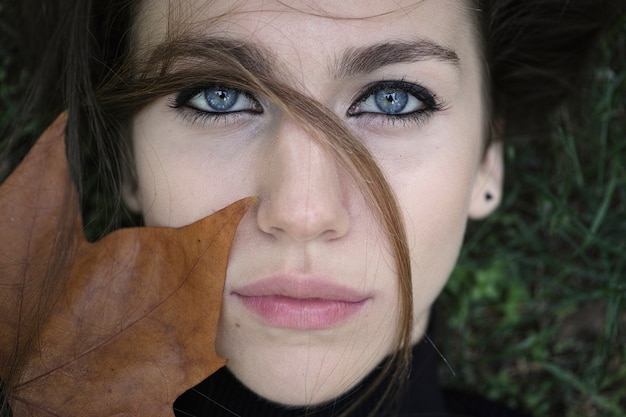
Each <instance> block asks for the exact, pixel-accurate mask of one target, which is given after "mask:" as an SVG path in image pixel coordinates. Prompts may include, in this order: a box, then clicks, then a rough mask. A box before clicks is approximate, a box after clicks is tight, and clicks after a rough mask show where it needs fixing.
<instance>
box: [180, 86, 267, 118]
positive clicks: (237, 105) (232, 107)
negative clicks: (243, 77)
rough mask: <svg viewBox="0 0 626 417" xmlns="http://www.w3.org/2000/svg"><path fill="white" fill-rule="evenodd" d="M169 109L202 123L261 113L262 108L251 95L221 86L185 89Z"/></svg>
mask: <svg viewBox="0 0 626 417" xmlns="http://www.w3.org/2000/svg"><path fill="white" fill-rule="evenodd" d="M170 107H172V108H174V109H177V110H179V111H181V112H183V115H188V116H190V117H193V120H198V119H202V120H203V121H204V120H207V119H209V118H211V119H218V118H220V119H222V118H227V117H235V116H239V115H242V114H244V113H263V107H262V106H261V104H260V103H259V102H258V101H257V100H256V99H255V98H254V97H253V96H252V95H251V94H249V93H246V92H244V91H241V90H238V89H236V88H231V87H225V86H221V85H215V86H210V87H206V86H201V87H190V88H186V89H184V90H182V91H180V92H179V93H178V95H177V96H176V97H175V98H174V99H173V100H172V101H171V102H170Z"/></svg>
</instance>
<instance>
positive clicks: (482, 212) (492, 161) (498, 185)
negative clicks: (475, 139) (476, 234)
mask: <svg viewBox="0 0 626 417" xmlns="http://www.w3.org/2000/svg"><path fill="white" fill-rule="evenodd" d="M503 179H504V159H503V155H502V143H501V142H499V141H498V142H493V143H491V144H490V145H489V147H488V148H487V149H486V151H485V154H484V156H483V160H482V162H481V164H480V167H479V168H478V172H477V174H476V178H475V180H474V188H473V189H472V195H471V198H470V205H469V210H468V215H469V218H470V219H472V220H479V219H483V218H485V217H487V216H488V215H490V214H491V213H492V212H493V211H494V210H495V209H496V208H498V206H499V205H500V201H501V199H502V182H503Z"/></svg>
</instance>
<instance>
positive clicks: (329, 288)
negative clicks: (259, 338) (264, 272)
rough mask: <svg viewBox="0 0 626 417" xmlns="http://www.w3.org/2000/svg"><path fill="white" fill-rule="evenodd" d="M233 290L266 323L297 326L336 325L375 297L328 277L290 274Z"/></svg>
mask: <svg viewBox="0 0 626 417" xmlns="http://www.w3.org/2000/svg"><path fill="white" fill-rule="evenodd" d="M231 294H232V295H234V296H235V297H236V298H237V299H238V300H239V301H241V303H242V304H243V305H244V306H245V307H246V308H247V309H248V310H249V311H250V312H252V313H253V314H254V315H256V316H257V317H259V318H260V319H261V320H262V321H263V322H265V323H266V324H268V325H271V326H273V327H278V328H287V329H294V330H321V329H329V328H333V327H336V326H338V325H340V324H341V323H343V322H345V321H346V320H348V319H349V318H350V317H351V316H353V315H354V314H356V313H357V312H358V311H359V310H361V309H362V308H363V307H364V306H365V304H366V303H367V301H368V300H369V299H370V298H371V297H370V296H369V295H367V294H363V293H360V292H358V291H355V290H352V289H350V288H347V287H344V286H340V285H337V284H335V283H332V282H329V281H328V280H324V279H318V278H307V279H304V280H301V279H297V278H294V277H287V276H278V277H271V278H267V279H263V280H261V281H258V282H255V283H252V284H249V285H246V286H243V287H241V288H238V289H236V290H234V291H233V292H232V293H231Z"/></svg>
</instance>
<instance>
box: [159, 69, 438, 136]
mask: <svg viewBox="0 0 626 417" xmlns="http://www.w3.org/2000/svg"><path fill="white" fill-rule="evenodd" d="M213 88H221V89H223V90H230V91H231V92H235V93H237V99H239V97H244V98H245V99H246V100H248V101H250V103H252V104H254V106H255V108H248V109H240V110H234V111H222V112H220V111H216V112H211V111H206V110H203V109H200V108H198V107H195V106H193V105H191V104H190V103H191V101H192V100H193V99H195V98H196V97H198V96H199V95H200V94H201V93H205V92H207V91H209V90H210V89H213ZM385 89H387V90H390V91H396V92H402V93H406V94H407V95H408V96H410V97H409V100H413V99H415V100H417V101H418V102H419V103H420V104H421V107H420V108H418V109H416V110H414V111H409V112H406V113H404V112H398V113H395V114H394V113H385V112H384V111H380V112H378V111H376V112H372V111H360V107H361V106H363V104H364V103H366V102H367V101H368V100H370V99H371V98H372V97H374V95H375V94H377V93H379V92H381V91H383V90H385ZM413 104H414V103H413ZM168 105H169V107H171V108H172V109H174V110H177V111H178V112H179V113H180V114H181V115H182V116H183V118H184V119H185V120H186V121H187V122H189V123H190V124H192V125H196V124H198V125H200V126H204V125H205V124H210V123H217V122H220V121H224V122H225V123H234V122H237V121H238V120H239V119H240V118H242V117H245V116H246V115H257V114H262V113H263V107H262V106H261V104H260V103H259V101H258V100H257V99H256V98H254V96H253V95H252V94H250V93H248V92H245V91H241V90H238V89H235V88H229V87H224V86H221V85H219V86H218V85H207V86H196V87H189V88H186V89H183V90H181V91H180V92H179V93H178V94H177V95H176V96H175V97H173V98H171V99H170V101H169V104H168ZM370 105H371V104H370ZM378 108H379V109H380V107H378ZM444 108H445V105H444V104H443V103H441V102H440V101H438V99H437V97H436V95H435V94H432V93H431V92H430V91H429V90H428V89H426V88H425V87H422V86H420V85H418V84H413V83H410V82H407V81H404V80H386V81H378V82H374V83H372V84H370V85H368V86H366V87H365V88H364V89H363V90H362V92H360V93H359V94H358V95H357V98H356V99H355V100H353V101H352V104H351V105H350V107H349V108H348V110H347V111H346V116H347V117H352V118H356V119H367V120H368V121H369V120H372V121H377V122H380V123H382V124H383V125H395V124H396V123H397V122H401V123H403V124H404V125H406V124H410V123H424V122H425V121H426V120H427V118H428V117H430V116H432V115H433V114H434V113H436V112H438V111H441V110H443V109H444Z"/></svg>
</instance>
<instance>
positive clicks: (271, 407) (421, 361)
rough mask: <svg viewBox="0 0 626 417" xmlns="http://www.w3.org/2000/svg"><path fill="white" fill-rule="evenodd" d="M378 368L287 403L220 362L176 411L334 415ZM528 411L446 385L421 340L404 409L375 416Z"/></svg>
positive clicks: (181, 415)
mask: <svg viewBox="0 0 626 417" xmlns="http://www.w3.org/2000/svg"><path fill="white" fill-rule="evenodd" d="M378 372H380V367H378V368H376V369H375V370H374V371H372V374H370V375H369V376H368V377H366V378H365V380H364V381H363V383H361V384H360V385H359V386H357V387H356V388H354V389H353V390H352V391H350V392H348V393H347V394H345V395H343V396H341V397H340V398H338V399H337V400H335V401H332V402H330V403H327V404H324V405H322V406H318V407H314V408H312V407H308V408H305V407H302V408H299V407H295V408H294V407H286V406H283V405H280V404H277V403H273V402H270V401H267V400H265V399H263V398H261V397H259V396H258V395H257V394H255V393H254V392H252V391H250V390H249V389H248V388H246V387H245V386H244V385H243V384H242V383H241V382H239V381H238V380H237V379H236V378H235V377H234V375H233V374H232V373H231V372H230V371H229V370H228V369H227V368H222V369H220V370H219V371H217V372H216V373H215V374H213V375H212V376H211V377H209V378H207V379H205V380H204V381H203V382H201V383H200V384H198V385H197V386H195V387H194V388H192V389H191V390H189V391H187V392H186V393H184V394H183V395H182V396H181V397H180V398H179V399H178V400H177V401H176V402H175V403H174V411H175V414H176V416H177V417H188V416H201V417H205V416H206V417H234V416H238V417H264V416H271V417H305V416H306V417H334V416H339V415H340V414H341V411H342V410H345V409H346V408H347V406H349V405H350V404H352V403H353V401H354V400H355V398H358V397H359V391H360V389H363V387H367V386H368V385H367V384H368V383H369V382H370V381H371V380H372V379H373V378H375V377H376V375H377V374H378ZM382 391H383V386H381V388H380V389H378V390H377V391H376V392H375V393H374V394H373V395H372V396H371V397H369V398H368V399H367V400H365V401H363V402H362V403H360V404H359V406H358V407H357V409H356V410H354V412H353V413H351V414H350V417H367V416H369V413H370V412H371V410H372V409H373V408H374V407H375V406H376V404H377V402H378V398H380V395H382ZM383 416H385V417H386V416H389V417H391V416H393V417H417V416H420V417H426V416H427V417H461V416H462V417H527V416H526V415H525V414H521V413H517V412H513V411H511V410H509V409H507V408H505V407H502V406H500V405H498V404H495V403H492V402H490V401H487V400H485V399H483V398H480V397H478V396H474V395H471V394H467V393H462V392H458V391H452V390H442V389H441V388H440V387H439V384H438V381H437V354H436V352H435V349H434V348H433V347H432V345H431V344H430V342H428V341H427V340H422V341H421V342H419V343H417V345H416V346H415V347H414V348H413V360H412V365H411V374H410V378H409V383H408V390H407V392H406V395H404V396H403V397H402V401H401V407H400V410H399V411H398V410H396V411H395V412H394V413H393V414H378V415H377V417H383Z"/></svg>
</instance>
